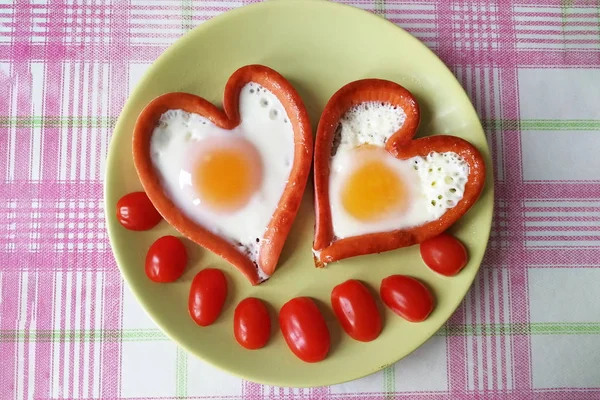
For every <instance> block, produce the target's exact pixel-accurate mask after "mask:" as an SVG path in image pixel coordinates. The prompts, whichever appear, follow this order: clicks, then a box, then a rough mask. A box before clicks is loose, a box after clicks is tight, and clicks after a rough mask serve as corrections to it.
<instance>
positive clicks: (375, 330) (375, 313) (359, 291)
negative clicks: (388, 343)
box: [331, 279, 381, 342]
mask: <svg viewBox="0 0 600 400" xmlns="http://www.w3.org/2000/svg"><path fill="white" fill-rule="evenodd" d="M331 306H332V307H333V312H334V313H335V316H336V317H337V319H338V321H340V324H341V325H342V328H344V331H346V333H347V334H348V335H349V336H350V337H351V338H353V339H356V340H359V341H361V342H369V341H371V340H374V339H376V338H377V336H379V333H380V332H381V315H380V314H379V310H378V309H377V304H375V299H374V298H373V296H372V295H371V293H370V292H369V289H367V288H366V287H365V285H363V284H362V283H360V282H359V281H357V280H354V279H350V280H347V281H346V282H344V283H341V284H339V285H337V286H336V287H334V288H333V291H332V292H331Z"/></svg>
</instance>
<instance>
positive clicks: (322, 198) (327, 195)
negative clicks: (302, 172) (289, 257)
mask: <svg viewBox="0 0 600 400" xmlns="http://www.w3.org/2000/svg"><path fill="white" fill-rule="evenodd" d="M419 120H420V111H419V106H418V104H417V101H416V99H415V98H414V97H413V95H412V94H411V93H410V92H409V91H408V90H406V89H405V88H403V87H402V86H400V85H398V84H396V83H394V82H390V81H386V80H379V79H365V80H360V81H355V82H351V83H349V84H347V85H345V86H344V87H342V88H341V89H340V90H338V91H337V92H336V93H335V94H334V95H333V97H332V98H331V99H330V100H329V102H328V103H327V105H326V106H325V109H324V111H323V114H322V116H321V119H320V121H319V126H318V129H317V135H316V139H315V159H314V176H315V182H314V185H315V210H316V226H315V240H314V245H313V254H314V258H315V263H316V265H317V266H319V267H322V266H324V265H326V264H328V263H331V262H334V261H338V260H341V259H344V258H348V257H353V256H358V255H364V254H370V253H380V252H383V251H388V250H393V249H397V248H400V247H406V246H410V245H413V244H417V243H421V242H423V241H424V240H426V239H428V238H432V237H434V236H437V235H439V234H440V233H442V232H444V231H445V230H446V229H447V228H449V227H450V226H451V225H452V224H453V223H454V222H456V221H457V220H458V219H459V218H460V217H461V216H462V215H464V214H465V213H466V212H467V211H468V210H469V208H471V206H472V205H473V204H474V203H475V201H476V200H477V198H478V197H479V195H480V193H481V190H482V189H483V184H484V181H485V165H484V162H483V158H482V156H481V154H480V153H479V151H478V150H477V149H476V148H475V147H474V146H473V145H471V144H470V143H469V142H467V141H466V140H464V139H461V138H458V137H455V136H446V135H437V136H430V137H426V138H421V139H413V136H414V135H415V133H416V130H417V127H418V125H419Z"/></svg>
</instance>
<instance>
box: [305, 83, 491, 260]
mask: <svg viewBox="0 0 600 400" xmlns="http://www.w3.org/2000/svg"><path fill="white" fill-rule="evenodd" d="M365 102H381V103H389V104H392V105H393V106H397V107H401V108H402V109H403V110H404V112H405V113H406V120H405V121H404V124H403V125H402V126H401V127H400V129H399V130H398V131H396V132H395V133H394V134H393V135H392V136H390V138H389V139H388V140H387V141H386V144H385V149H386V150H387V151H388V152H389V153H390V154H391V155H393V156H394V157H396V158H398V159H401V160H405V159H408V158H411V157H416V156H421V157H425V156H427V155H428V154H429V153H431V152H454V153H456V154H458V155H459V156H460V157H462V158H463V159H464V160H465V161H466V162H467V164H468V165H469V178H468V181H467V183H466V185H465V192H464V195H463V198H462V199H461V200H460V201H459V202H458V203H457V204H456V206H455V207H453V208H451V209H449V210H448V211H446V212H445V213H444V215H442V216H441V217H440V218H438V219H436V220H435V221H431V222H428V223H425V224H423V225H420V226H417V227H414V228H410V229H398V230H393V231H389V232H377V233H370V234H366V235H359V236H352V237H347V238H342V239H340V238H336V237H335V235H334V232H333V224H332V221H331V207H330V203H329V173H330V163H331V149H332V146H333V140H334V135H335V131H336V129H337V127H338V124H339V121H340V119H341V118H342V116H343V115H344V114H345V113H346V112H347V111H348V110H349V109H351V108H352V107H354V106H357V105H359V104H361V103H365ZM419 122H420V111H419V105H418V103H417V101H416V99H415V98H414V96H413V95H412V94H411V93H410V92H409V91H408V90H407V89H405V88H404V87H402V86H400V85H399V84H397V83H395V82H391V81H387V80H382V79H363V80H358V81H354V82H351V83H348V84H347V85H345V86H343V87H342V88H341V89H339V90H338V91H337V92H336V93H335V94H334V95H333V96H332V97H331V98H330V99H329V101H328V102H327V105H326V106H325V109H324V110H323V114H322V115H321V119H320V121H319V125H318V127H317V134H316V137H315V157H314V164H313V165H314V186H315V214H316V223H315V238H314V243H313V253H314V259H315V265H316V266H317V267H323V266H325V265H326V264H328V263H331V262H334V261H339V260H342V259H344V258H349V257H354V256H359V255H364V254H371V253H381V252H384V251H389V250H394V249H398V248H400V247H406V246H412V245H414V244H417V243H421V242H423V241H424V240H426V239H428V238H431V237H434V236H437V235H439V234H440V233H442V232H444V231H445V230H446V229H448V228H449V227H450V226H451V225H452V224H454V223H455V222H456V221H457V220H458V219H459V218H460V217H462V216H463V215H464V214H465V213H466V212H467V211H468V210H469V209H470V208H471V206H472V205H473V204H475V202H476V201H477V199H478V198H479V195H480V194H481V191H482V189H483V186H484V183H485V163H484V161H483V157H482V156H481V154H480V153H479V151H478V150H477V149H476V148H475V147H474V146H473V145H472V144H471V143H469V142H467V141H466V140H464V139H461V138H459V137H456V136H450V135H435V136H429V137H425V138H420V139H413V137H414V135H415V133H416V132H417V128H418V126H419Z"/></svg>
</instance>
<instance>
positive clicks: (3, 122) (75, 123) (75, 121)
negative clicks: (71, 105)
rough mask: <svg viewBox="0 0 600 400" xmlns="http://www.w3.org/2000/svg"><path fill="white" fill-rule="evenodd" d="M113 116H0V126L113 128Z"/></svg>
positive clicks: (114, 120) (115, 119) (114, 121)
mask: <svg viewBox="0 0 600 400" xmlns="http://www.w3.org/2000/svg"><path fill="white" fill-rule="evenodd" d="M116 122H117V118H114V117H64V116H61V117H49V116H48V117H47V116H31V117H25V116H24V117H6V116H4V117H0V128H7V127H8V128H42V127H43V128H111V129H112V128H114V126H115V124H116Z"/></svg>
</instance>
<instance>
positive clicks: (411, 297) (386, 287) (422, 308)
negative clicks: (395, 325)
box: [379, 275, 434, 322]
mask: <svg viewBox="0 0 600 400" xmlns="http://www.w3.org/2000/svg"><path fill="white" fill-rule="evenodd" d="M379 292H380V294H381V299H382V300H383V303H384V304H385V305H386V306H388V307H389V308H391V309H392V311H393V312H395V313H396V314H398V315H399V316H401V317H402V318H404V319H406V320H408V321H410V322H421V321H424V320H425V319H427V317H428V316H429V314H431V311H433V306H434V299H433V295H432V294H431V292H430V291H429V289H427V287H426V286H425V285H423V283H421V282H420V281H418V280H417V279H415V278H411V277H410V276H405V275H392V276H388V277H387V278H385V279H384V280H382V281H381V288H380V289H379Z"/></svg>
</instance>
